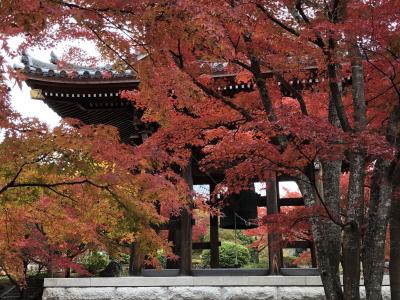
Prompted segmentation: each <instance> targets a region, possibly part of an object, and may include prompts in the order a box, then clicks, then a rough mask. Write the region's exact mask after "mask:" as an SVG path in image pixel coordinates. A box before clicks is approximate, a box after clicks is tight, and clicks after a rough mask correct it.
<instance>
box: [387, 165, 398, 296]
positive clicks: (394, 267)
mask: <svg viewBox="0 0 400 300" xmlns="http://www.w3.org/2000/svg"><path fill="white" fill-rule="evenodd" d="M399 172H400V170H399ZM389 267H390V271H389V272H390V294H391V296H392V299H400V182H396V184H395V186H394V187H393V193H392V206H391V213H390V264H389Z"/></svg>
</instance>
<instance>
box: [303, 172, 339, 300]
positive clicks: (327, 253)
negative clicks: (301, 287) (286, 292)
mask: <svg viewBox="0 0 400 300" xmlns="http://www.w3.org/2000/svg"><path fill="white" fill-rule="evenodd" d="M299 176H300V180H298V182H297V183H298V185H299V188H300V191H301V193H302V195H303V198H304V203H305V206H306V207H312V206H315V205H317V204H318V202H317V196H316V192H315V188H314V185H313V184H312V181H310V180H309V178H307V177H306V176H305V175H299ZM323 222H325V220H321V218H320V217H318V216H314V217H311V219H310V223H311V229H312V232H313V237H314V242H315V249H316V254H317V263H318V267H319V270H320V273H321V280H322V283H323V285H324V291H325V297H326V299H327V300H341V299H343V294H342V289H341V286H340V281H338V272H337V271H336V268H335V266H333V262H332V260H331V259H330V258H331V256H332V257H335V255H332V254H333V251H331V249H329V247H330V245H331V244H332V242H333V237H334V236H335V234H336V233H335V234H332V232H330V233H329V236H330V238H327V234H328V233H327V232H326V230H325V229H326V226H324V225H322V223H323ZM333 232H335V231H334V230H333ZM331 238H332V240H331ZM337 243H338V244H339V245H340V241H339V240H338V241H337Z"/></svg>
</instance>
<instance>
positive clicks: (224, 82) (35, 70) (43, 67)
mask: <svg viewBox="0 0 400 300" xmlns="http://www.w3.org/2000/svg"><path fill="white" fill-rule="evenodd" d="M22 63H23V65H20V66H19V68H20V69H22V71H23V72H24V74H25V76H26V83H27V84H28V86H29V87H30V88H31V97H32V98H33V99H38V100H41V101H43V102H44V103H46V104H47V105H48V106H49V107H50V108H51V109H52V110H54V111H55V112H56V113H57V114H58V115H59V116H60V117H62V118H75V119H79V120H81V121H82V122H83V123H85V124H108V125H112V126H115V127H116V128H118V130H119V134H120V137H121V140H122V141H123V142H124V143H129V144H136V145H137V144H140V143H142V141H143V140H144V139H146V138H147V137H148V135H149V134H151V132H153V131H154V130H156V128H157V125H156V124H155V125H154V126H152V125H151V124H150V125H149V124H144V123H142V122H141V121H140V117H141V112H140V111H139V110H137V109H136V108H135V107H134V106H133V105H132V102H130V101H127V100H124V99H121V98H120V92H121V91H122V90H134V89H137V88H138V86H139V84H140V81H139V80H138V79H137V78H136V77H135V74H134V73H133V72H132V71H125V72H123V73H118V72H116V71H114V70H112V69H111V68H110V67H102V68H97V69H95V68H87V67H82V66H75V65H74V66H72V68H71V69H73V71H72V73H71V70H68V71H67V70H64V69H60V67H59V66H58V64H57V63H58V60H57V58H56V56H55V55H51V59H50V62H43V61H40V60H37V59H34V58H33V57H30V56H29V55H24V56H23V57H22ZM17 67H18V66H17ZM311 71H312V70H311ZM234 76H235V75H233V74H224V73H223V72H216V74H215V76H214V79H215V80H216V81H217V82H218V83H220V88H219V89H218V90H219V91H220V92H221V93H223V94H224V95H225V96H233V95H234V94H235V93H237V92H241V91H251V90H252V89H253V86H252V85H251V84H239V85H238V84H237V83H235V82H234ZM310 78H311V79H308V80H302V81H300V80H297V81H296V80H294V81H291V82H290V84H293V85H297V87H298V88H301V86H304V85H310V84H312V83H313V80H314V82H318V81H317V79H312V77H310ZM282 89H283V90H282V92H283V94H290V92H289V91H287V90H285V88H284V87H282ZM187 176H190V181H192V183H193V185H198V184H202V185H203V184H208V185H209V186H210V190H212V188H213V186H214V185H215V182H213V181H212V180H210V178H209V176H207V174H204V173H201V172H200V171H199V170H196V169H193V170H189V172H188V174H187ZM216 177H218V174H217V175H216ZM282 181H291V178H290V177H285V176H279V177H277V179H276V180H275V181H271V182H270V183H269V184H268V185H267V187H268V188H267V190H266V196H264V197H261V196H260V197H258V199H257V201H256V203H255V205H256V206H264V207H265V206H266V207H267V211H268V213H269V214H273V213H276V212H279V210H280V208H281V207H282V206H302V205H304V202H303V199H302V198H289V199H288V198H282V197H280V195H279V182H282ZM233 218H236V217H235V216H233ZM235 222H236V221H235ZM221 223H222V222H221ZM235 224H236V223H235ZM192 225H193V220H192V217H191V215H190V214H189V213H188V212H184V213H182V215H181V216H180V217H178V218H175V219H171V220H170V223H169V237H170V239H171V240H172V241H173V242H174V245H175V252H176V254H178V255H179V260H178V261H177V262H176V263H173V262H171V263H169V264H168V268H171V269H175V270H179V271H177V272H176V275H193V274H194V270H192V256H191V253H192V249H210V256H211V262H210V267H211V269H214V270H218V268H219V245H220V241H219V237H218V228H219V226H220V224H219V218H218V217H217V216H211V217H210V241H209V242H203V243H194V242H192V235H191V232H192ZM236 225H237V224H236ZM242 225H243V224H242ZM242 225H240V226H239V225H238V226H237V228H238V229H241V228H246V226H245V225H244V226H242ZM241 226H242V227H241ZM225 228H232V227H229V225H228V226H226V227H225ZM276 238H279V237H277V236H274V235H270V236H269V237H268V240H269V243H268V244H269V246H268V247H269V251H268V254H269V255H268V256H269V269H267V268H266V269H264V270H259V271H258V273H257V274H259V275H266V274H283V275H294V274H296V275H301V274H310V270H314V275H315V272H317V271H316V269H312V268H311V269H309V270H306V269H304V270H296V271H295V273H291V272H290V271H289V270H288V269H286V268H283V261H282V249H276V248H275V247H272V246H271V245H272V244H273V243H272V241H273V240H274V239H276ZM285 247H286V248H303V249H306V248H309V249H311V254H312V266H313V267H316V260H315V251H314V246H313V243H312V242H310V241H297V242H291V243H289V244H287V245H286V246H285ZM134 253H135V245H133V246H132V255H131V266H130V268H131V270H130V271H131V274H135V273H136V271H137V269H136V268H137V266H136V265H135V257H134ZM266 267H267V266H266ZM255 274H256V273H255Z"/></svg>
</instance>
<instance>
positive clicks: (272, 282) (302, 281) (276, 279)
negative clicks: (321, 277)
mask: <svg viewBox="0 0 400 300" xmlns="http://www.w3.org/2000/svg"><path fill="white" fill-rule="evenodd" d="M248 285H256V286H261V285H267V286H304V285H306V276H249V277H248Z"/></svg>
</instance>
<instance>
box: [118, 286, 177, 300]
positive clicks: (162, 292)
mask: <svg viewBox="0 0 400 300" xmlns="http://www.w3.org/2000/svg"><path fill="white" fill-rule="evenodd" d="M115 299H118V300H132V299H135V300H168V299H169V295H168V288H166V287H163V288H162V287H120V288H117V289H116V293H115Z"/></svg>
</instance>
